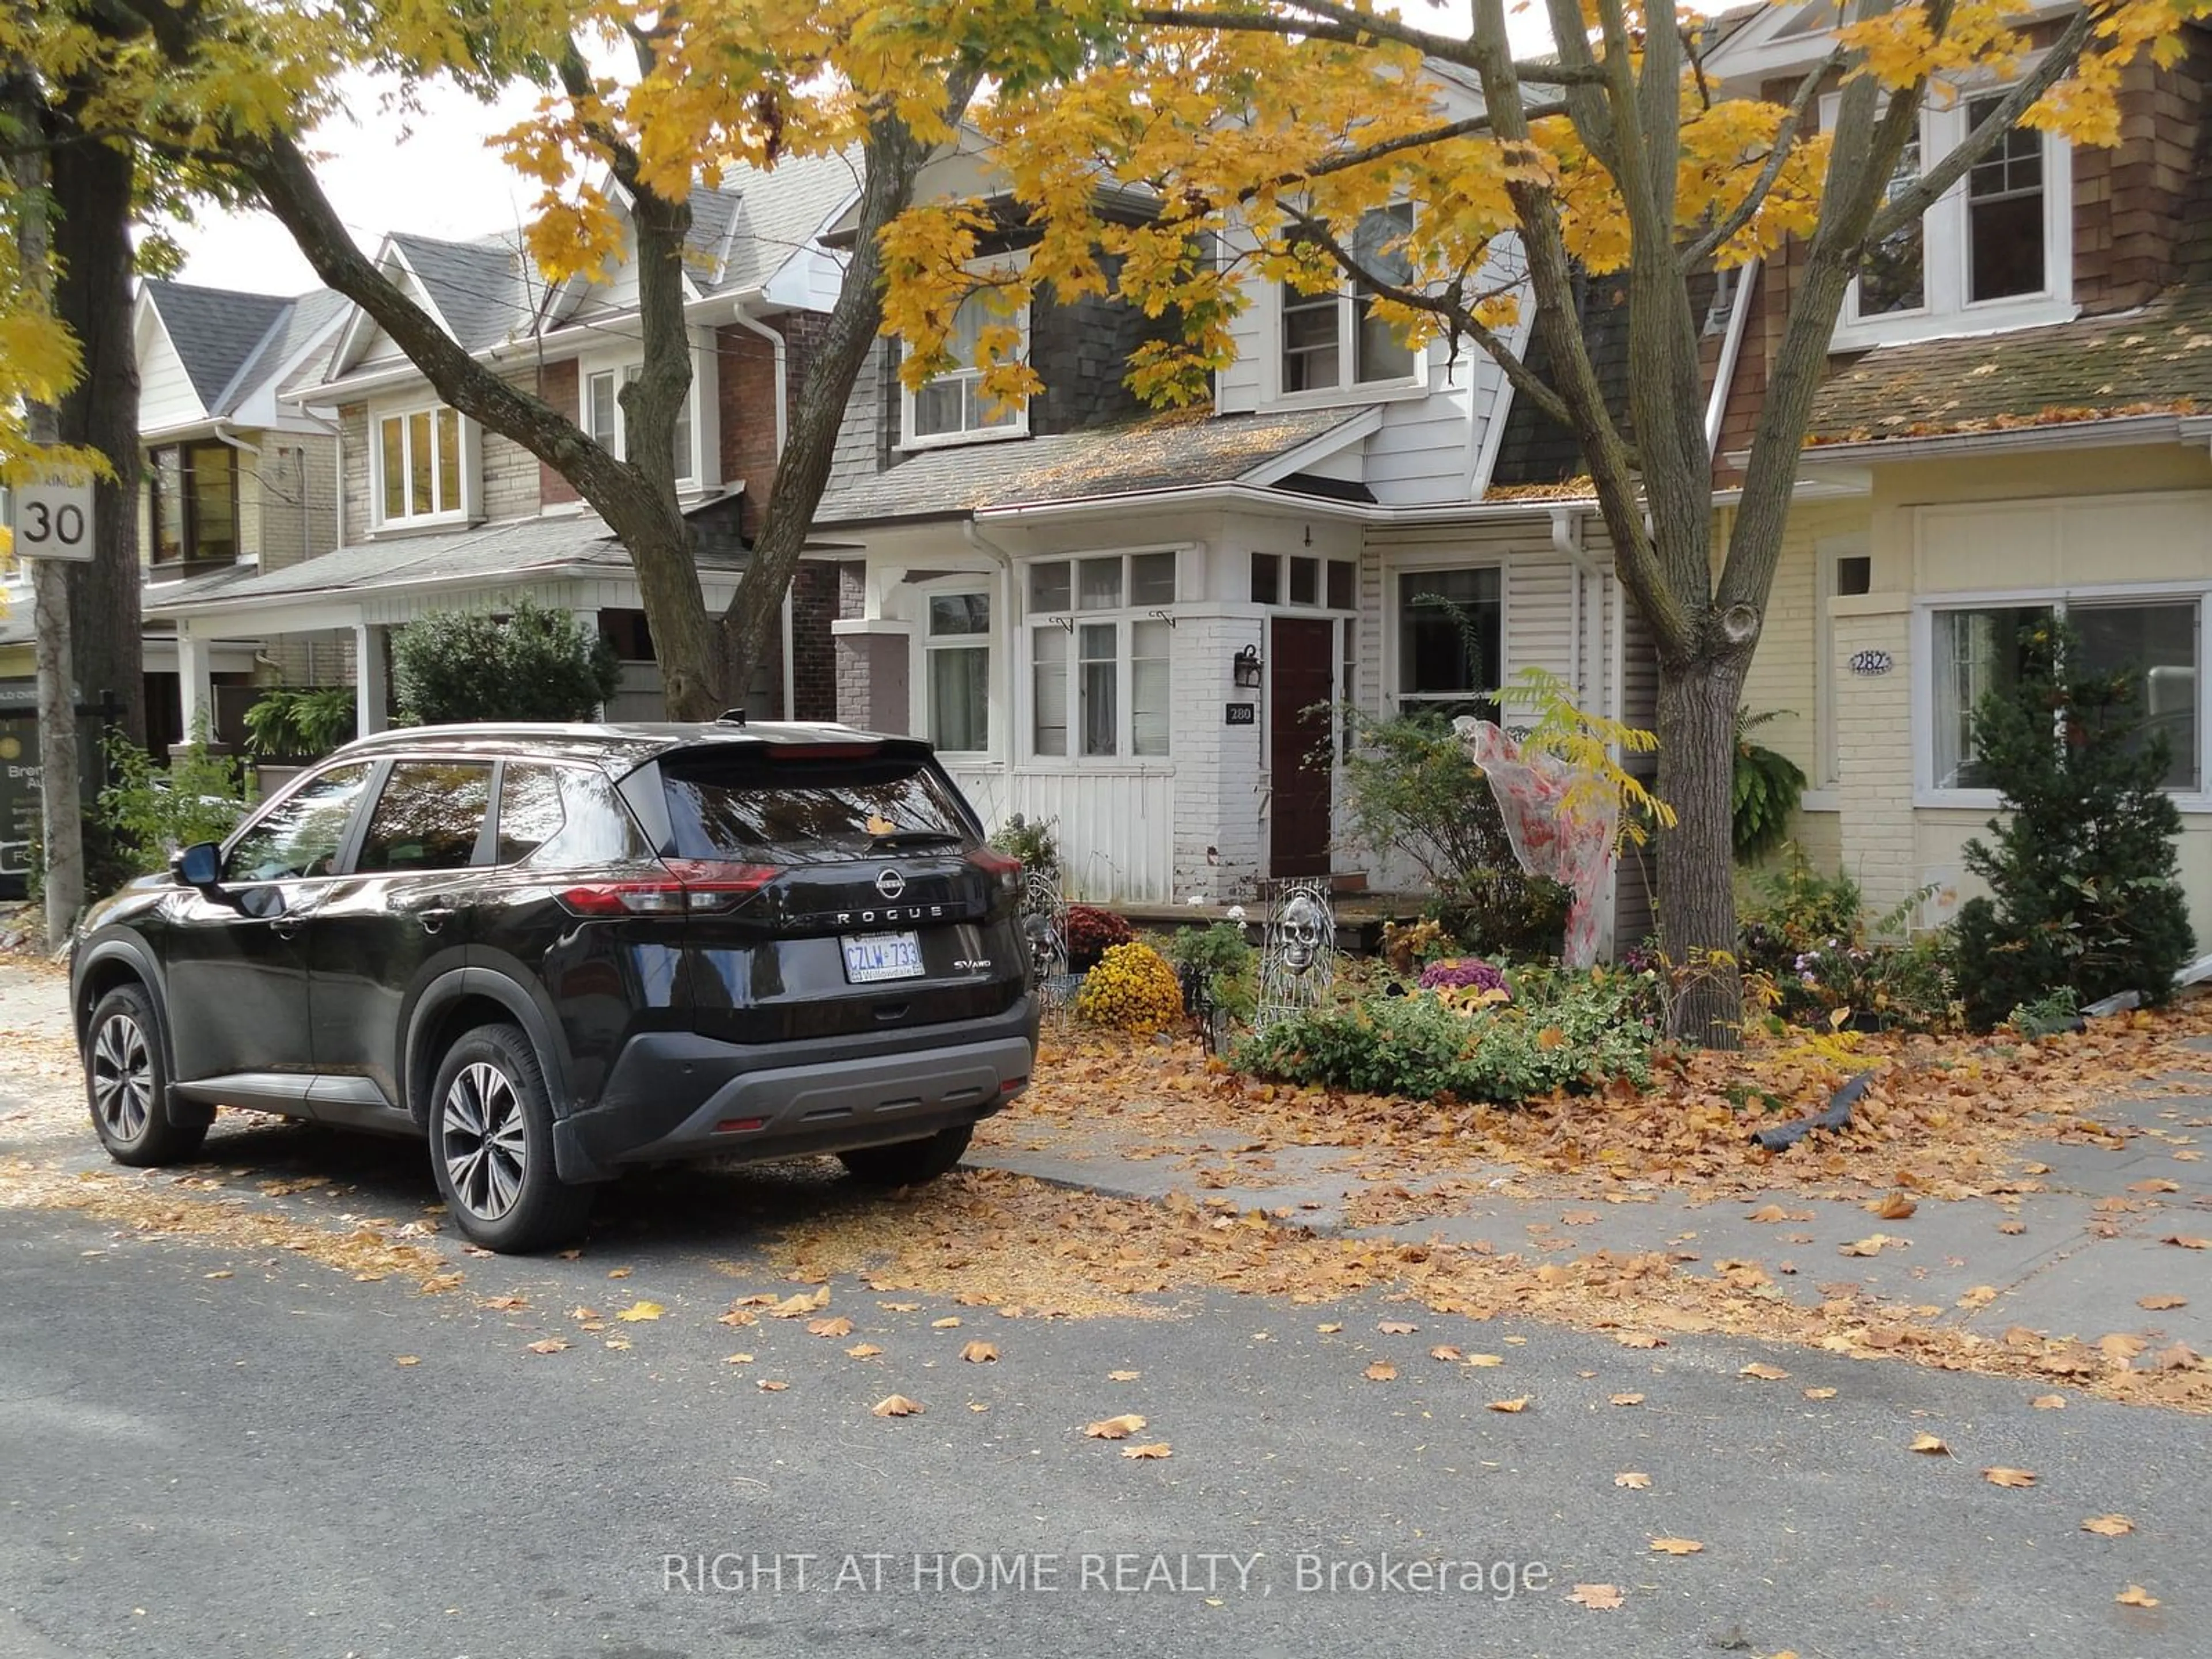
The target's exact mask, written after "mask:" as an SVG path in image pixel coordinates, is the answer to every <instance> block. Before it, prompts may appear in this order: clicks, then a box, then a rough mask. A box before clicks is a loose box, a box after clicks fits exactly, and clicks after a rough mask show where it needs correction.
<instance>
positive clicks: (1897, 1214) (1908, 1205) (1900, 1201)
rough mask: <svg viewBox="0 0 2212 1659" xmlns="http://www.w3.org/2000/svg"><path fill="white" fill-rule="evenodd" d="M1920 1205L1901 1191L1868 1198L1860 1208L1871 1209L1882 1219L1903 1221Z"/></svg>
mask: <svg viewBox="0 0 2212 1659" xmlns="http://www.w3.org/2000/svg"><path fill="white" fill-rule="evenodd" d="M1919 1207H1920V1206H1919V1204H1918V1203H1917V1201H1916V1200H1912V1199H1910V1198H1907V1197H1906V1196H1905V1194H1903V1193H1885V1194H1882V1196H1881V1197H1880V1198H1870V1199H1869V1200H1867V1201H1866V1202H1865V1203H1864V1204H1863V1205H1862V1206H1860V1208H1862V1209H1865V1210H1871V1211H1872V1212H1874V1213H1875V1215H1876V1216H1878V1217H1880V1218H1881V1219H1882V1220H1884V1221H1903V1220H1905V1219H1906V1218H1909V1217H1910V1216H1911V1214H1912V1212H1914V1211H1915V1210H1917V1209H1918V1208H1919Z"/></svg>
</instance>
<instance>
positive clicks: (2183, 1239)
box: [2158, 1233, 2212, 1250]
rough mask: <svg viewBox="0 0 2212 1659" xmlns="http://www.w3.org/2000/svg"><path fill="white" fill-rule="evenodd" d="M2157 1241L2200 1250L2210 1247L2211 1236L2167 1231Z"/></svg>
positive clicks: (2211, 1246)
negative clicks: (2204, 1236) (2200, 1236)
mask: <svg viewBox="0 0 2212 1659" xmlns="http://www.w3.org/2000/svg"><path fill="white" fill-rule="evenodd" d="M2158 1242H2159V1243H2161V1244H2178V1245H2179V1246H2180V1247H2181V1248H2182V1249H2185V1250H2202V1249H2208V1248H2212V1238H2198V1237H2196V1236H2195V1235H2193V1234H2188V1233H2168V1234H2167V1235H2166V1237H2164V1238H2161V1239H2160V1240H2159V1241H2158Z"/></svg>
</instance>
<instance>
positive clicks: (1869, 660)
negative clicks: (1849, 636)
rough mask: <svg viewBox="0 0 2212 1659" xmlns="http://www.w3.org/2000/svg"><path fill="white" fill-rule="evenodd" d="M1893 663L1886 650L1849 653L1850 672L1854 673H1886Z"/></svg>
mask: <svg viewBox="0 0 2212 1659" xmlns="http://www.w3.org/2000/svg"><path fill="white" fill-rule="evenodd" d="M1892 667H1893V663H1892V661H1891V659H1890V655H1889V653H1888V652H1887V651H1854V652H1852V653H1851V672H1852V673H1854V674H1887V672H1889V671H1890V669H1891V668H1892Z"/></svg>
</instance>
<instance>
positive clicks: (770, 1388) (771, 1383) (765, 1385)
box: [753, 1376, 791, 1394]
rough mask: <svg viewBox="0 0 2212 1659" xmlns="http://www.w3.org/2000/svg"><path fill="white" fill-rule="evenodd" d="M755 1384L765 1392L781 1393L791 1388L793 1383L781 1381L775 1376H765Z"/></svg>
mask: <svg viewBox="0 0 2212 1659" xmlns="http://www.w3.org/2000/svg"><path fill="white" fill-rule="evenodd" d="M753 1386H754V1387H756V1388H757V1389H759V1390H760V1391H761V1392H762V1393H763V1394H781V1393H782V1392H783V1391H784V1390H785V1389H787V1388H789V1387H790V1386H791V1384H790V1383H785V1382H782V1381H780V1380H779V1379H777V1378H775V1377H773V1376H764V1377H763V1378H761V1380H760V1381H759V1382H758V1383H755V1384H754V1385H753Z"/></svg>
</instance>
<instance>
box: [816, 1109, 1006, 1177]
mask: <svg viewBox="0 0 2212 1659" xmlns="http://www.w3.org/2000/svg"><path fill="white" fill-rule="evenodd" d="M972 1139H975V1125H974V1124H972V1123H961V1124H957V1125H955V1126H954V1127H951V1128H950V1129H939V1131H938V1132H937V1133H935V1134H933V1135H924V1136H923V1137H922V1138H921V1139H919V1140H899V1141H894V1142H893V1143H892V1144H891V1145H890V1146H859V1147H855V1148H854V1150H853V1151H851V1152H840V1153H838V1154H837V1158H838V1161H839V1162H840V1163H842V1164H844V1166H845V1168H846V1170H848V1172H850V1174H851V1175H852V1177H853V1179H854V1180H855V1181H858V1182H862V1183H864V1184H865V1185H867V1186H870V1187H918V1186H920V1185H921V1183H922V1182H925V1181H934V1180H936V1179H937V1177H938V1176H941V1175H945V1174H947V1173H949V1172H950V1171H951V1170H952V1169H954V1168H955V1167H956V1166H957V1164H959V1162H960V1158H961V1155H962V1154H963V1153H964V1152H967V1150H968V1143H969V1141H970V1140H972Z"/></svg>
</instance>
